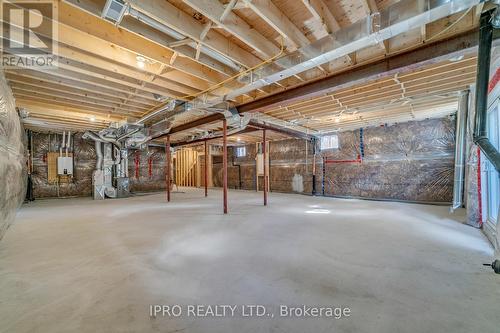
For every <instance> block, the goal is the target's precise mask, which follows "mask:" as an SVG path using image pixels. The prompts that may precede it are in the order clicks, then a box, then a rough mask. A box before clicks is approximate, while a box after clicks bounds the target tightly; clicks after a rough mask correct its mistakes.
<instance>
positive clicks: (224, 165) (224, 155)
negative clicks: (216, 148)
mask: <svg viewBox="0 0 500 333" xmlns="http://www.w3.org/2000/svg"><path fill="white" fill-rule="evenodd" d="M222 133H223V136H222V147H223V149H222V169H223V170H222V181H223V196H224V214H227V120H226V119H224V120H222Z"/></svg>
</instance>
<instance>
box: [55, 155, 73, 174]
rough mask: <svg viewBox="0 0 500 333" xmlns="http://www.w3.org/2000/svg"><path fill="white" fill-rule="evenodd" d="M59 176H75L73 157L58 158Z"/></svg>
mask: <svg viewBox="0 0 500 333" xmlns="http://www.w3.org/2000/svg"><path fill="white" fill-rule="evenodd" d="M57 174H58V175H72V174H73V157H62V156H59V157H58V158H57Z"/></svg>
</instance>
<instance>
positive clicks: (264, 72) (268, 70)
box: [191, 0, 484, 108]
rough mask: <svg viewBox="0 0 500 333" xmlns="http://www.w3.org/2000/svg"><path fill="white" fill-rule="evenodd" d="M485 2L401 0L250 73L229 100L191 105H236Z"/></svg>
mask: <svg viewBox="0 0 500 333" xmlns="http://www.w3.org/2000/svg"><path fill="white" fill-rule="evenodd" d="M481 2H484V0H447V1H433V0H419V1H415V0H401V1H399V2H397V3H395V4H394V5H392V6H389V7H388V8H386V9H384V10H382V11H380V13H374V14H372V15H371V16H368V17H366V18H365V19H362V20H359V21H357V22H356V23H354V24H352V25H350V26H348V27H345V28H342V29H340V30H338V31H336V32H335V33H332V34H330V35H328V36H326V37H324V38H322V39H320V40H318V41H316V42H314V43H311V44H309V45H306V46H304V47H301V48H299V49H298V50H297V51H295V52H292V53H290V54H288V55H285V56H283V57H281V58H278V59H277V60H276V61H274V62H272V63H269V64H268V65H265V66H263V67H260V68H258V69H256V70H254V71H252V72H249V73H246V74H245V75H246V77H247V78H246V81H247V82H248V84H247V85H245V86H243V87H240V88H237V89H233V90H232V91H231V92H229V93H228V94H227V95H225V96H217V97H213V98H212V99H210V100H209V99H208V97H209V96H206V95H203V96H200V97H198V98H196V99H195V100H193V101H192V102H191V103H192V104H193V108H203V107H206V106H208V105H216V104H219V103H221V102H225V101H233V100H235V98H236V97H238V96H241V95H243V94H247V93H249V92H251V91H253V90H256V89H260V88H262V87H265V86H268V85H270V84H272V83H275V82H277V81H280V80H283V79H285V78H288V77H291V76H294V75H297V74H300V73H302V72H304V71H307V70H309V69H312V68H314V67H317V66H320V65H322V64H325V63H327V62H330V61H332V60H335V59H338V58H341V57H343V56H347V55H349V54H351V53H353V52H356V51H359V50H361V49H364V48H366V47H368V46H371V45H377V44H379V43H381V42H383V41H385V40H387V39H390V38H392V37H395V36H397V35H400V34H403V33H405V32H407V31H410V30H412V29H416V28H419V27H421V26H423V25H425V24H428V23H431V22H434V21H436V20H439V19H441V18H444V17H447V16H450V15H453V14H455V13H459V12H461V11H464V10H467V9H468V8H470V7H472V6H475V5H477V4H479V3H481Z"/></svg>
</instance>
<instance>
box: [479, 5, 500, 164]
mask: <svg viewBox="0 0 500 333" xmlns="http://www.w3.org/2000/svg"><path fill="white" fill-rule="evenodd" d="M491 15H492V13H491V11H490V12H485V13H483V14H482V15H481V26H480V30H479V50H478V59H477V79H476V116H475V122H474V135H473V137H474V143H475V144H477V145H478V146H479V148H480V149H481V151H482V152H483V154H484V156H486V158H487V159H488V160H489V161H490V162H491V164H493V166H494V167H495V169H496V170H497V171H498V172H499V173H500V152H499V151H498V149H497V148H495V146H493V144H492V143H491V141H490V139H489V138H488V130H487V112H488V85H489V80H490V60H491V43H492V41H493V25H492V24H491V18H492V16H491Z"/></svg>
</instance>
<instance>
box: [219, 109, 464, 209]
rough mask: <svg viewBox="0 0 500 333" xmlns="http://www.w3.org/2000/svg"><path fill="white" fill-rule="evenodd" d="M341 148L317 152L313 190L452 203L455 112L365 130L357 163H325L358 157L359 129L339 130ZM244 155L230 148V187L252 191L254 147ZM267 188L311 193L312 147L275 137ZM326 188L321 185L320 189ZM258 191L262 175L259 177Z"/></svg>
mask: <svg viewBox="0 0 500 333" xmlns="http://www.w3.org/2000/svg"><path fill="white" fill-rule="evenodd" d="M338 136H339V145H340V147H339V149H335V150H329V151H323V152H320V151H319V145H318V146H317V149H318V150H317V151H318V154H317V155H316V194H318V195H323V194H324V195H326V196H332V195H333V196H345V197H362V198H371V199H394V200H403V201H418V202H451V200H452V193H453V172H454V149H455V141H454V138H455V120H454V117H447V118H443V119H430V120H424V121H418V122H417V121H415V122H408V123H402V124H396V125H393V126H383V127H373V128H367V129H364V132H363V141H364V157H363V160H362V162H361V163H359V162H352V163H326V164H324V171H325V172H324V173H323V158H327V159H328V160H330V161H339V160H356V159H357V158H358V155H359V154H360V132H359V130H356V131H348V132H341V133H338ZM246 152H247V155H246V156H245V157H235V153H234V149H233V148H232V147H229V149H228V164H229V168H228V184H229V187H230V188H241V189H246V190H255V186H256V174H255V170H256V162H255V157H256V146H255V144H250V145H247V146H246ZM269 152H270V153H269V157H270V169H269V170H270V172H269V178H270V190H271V191H276V192H289V193H305V194H311V193H312V179H313V177H312V173H313V146H312V143H311V142H309V141H306V140H300V139H288V140H282V141H273V142H271V143H270V148H269ZM213 181H214V186H222V160H221V158H220V157H219V158H216V159H215V163H214V165H213ZM323 188H324V190H323ZM259 190H262V177H259Z"/></svg>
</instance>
